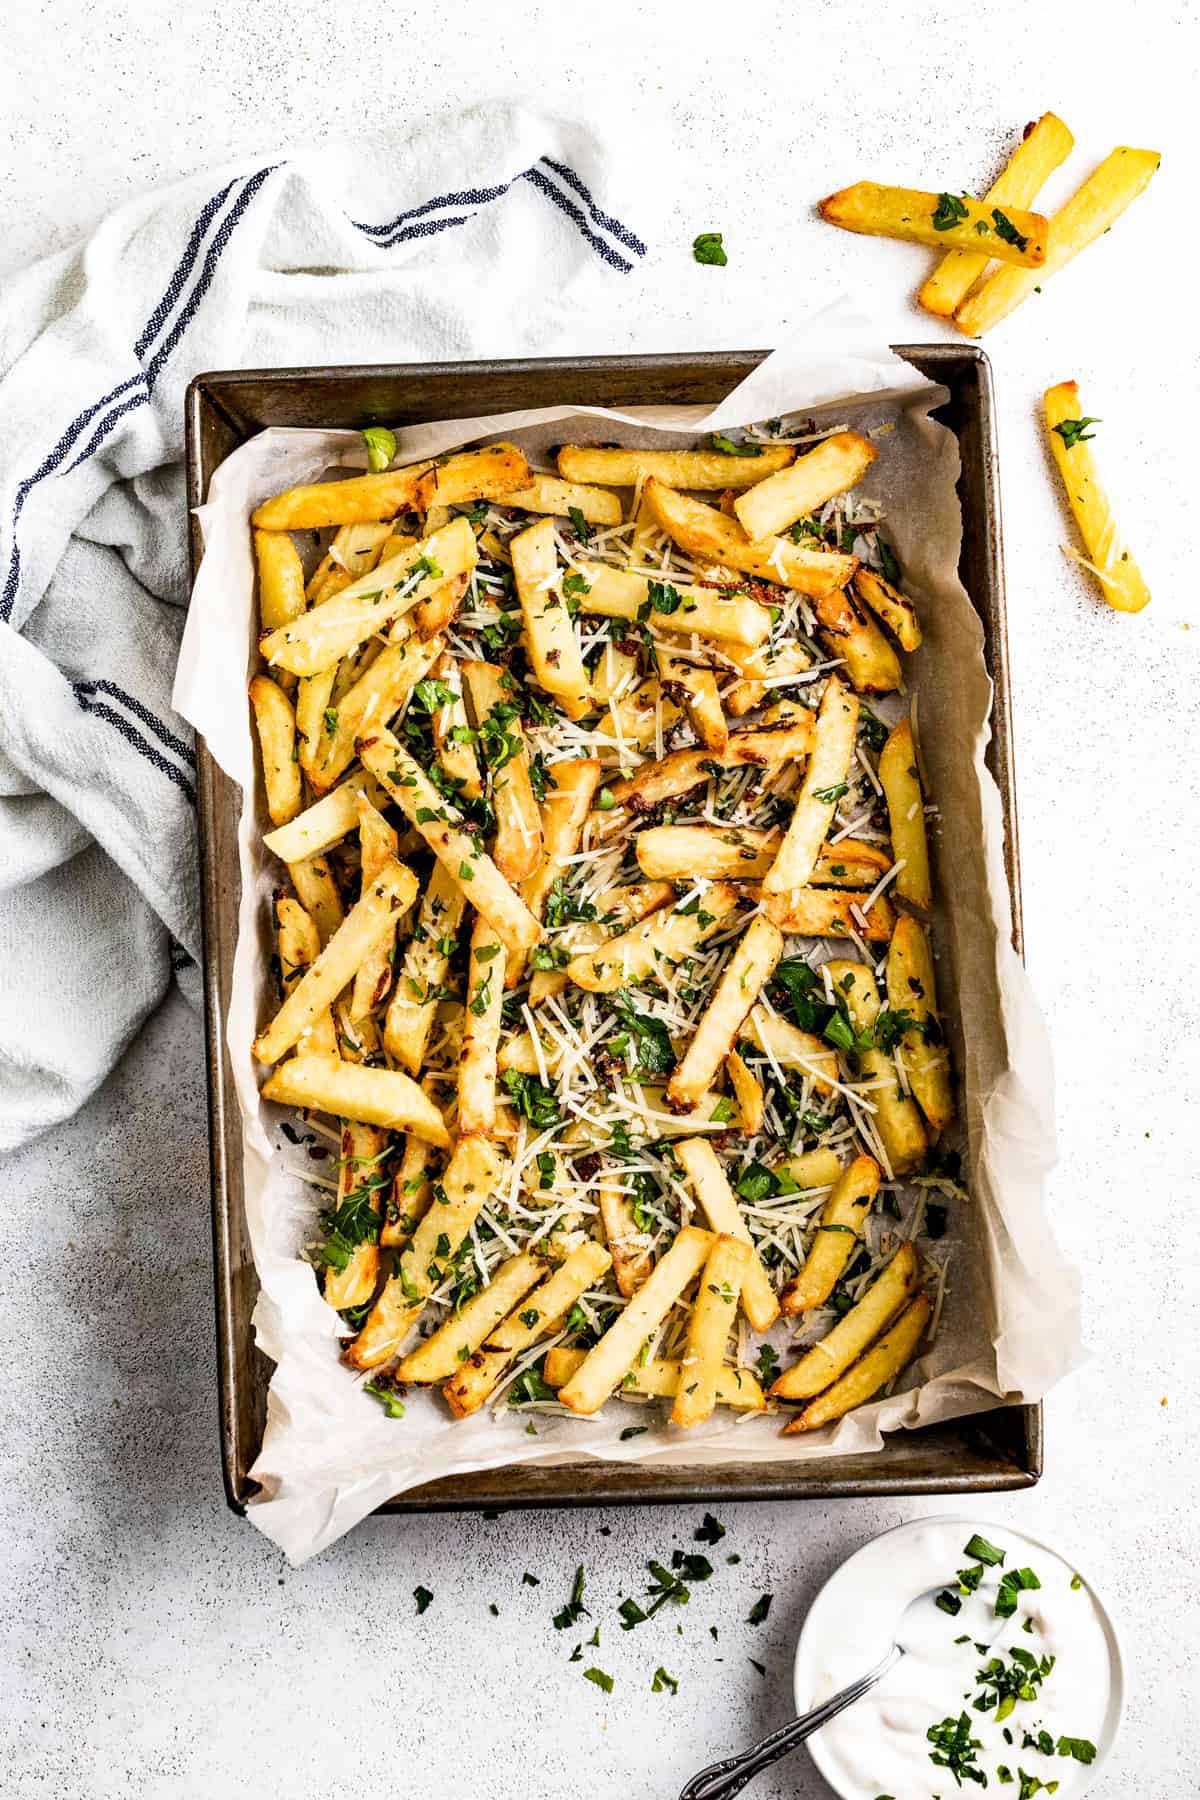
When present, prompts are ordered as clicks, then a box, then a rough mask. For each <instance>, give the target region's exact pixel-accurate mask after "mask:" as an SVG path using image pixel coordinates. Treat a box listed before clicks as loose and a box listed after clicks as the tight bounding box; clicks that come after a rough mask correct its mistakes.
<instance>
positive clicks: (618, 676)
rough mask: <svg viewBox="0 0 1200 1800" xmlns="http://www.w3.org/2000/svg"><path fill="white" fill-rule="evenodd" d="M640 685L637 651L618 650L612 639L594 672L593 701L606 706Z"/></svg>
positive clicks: (601, 653)
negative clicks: (608, 702) (610, 701)
mask: <svg viewBox="0 0 1200 1800" xmlns="http://www.w3.org/2000/svg"><path fill="white" fill-rule="evenodd" d="M637 683H638V659H637V654H636V652H635V651H631V650H618V648H617V646H616V645H615V644H614V643H613V642H612V640H611V639H609V640H608V642H606V643H605V645H604V648H603V650H602V651H601V652H600V660H599V662H598V663H597V664H596V667H595V668H594V670H593V671H592V699H593V700H596V701H598V702H599V703H600V705H602V706H603V705H604V704H605V703H606V702H607V701H609V700H619V699H620V697H621V695H622V694H627V693H629V691H630V690H631V689H632V688H635V687H636V686H637Z"/></svg>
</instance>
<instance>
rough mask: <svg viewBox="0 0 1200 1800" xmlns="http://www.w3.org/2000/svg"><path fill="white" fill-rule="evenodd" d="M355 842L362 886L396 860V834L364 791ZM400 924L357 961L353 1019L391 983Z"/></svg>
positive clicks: (381, 997) (378, 999) (371, 1009)
mask: <svg viewBox="0 0 1200 1800" xmlns="http://www.w3.org/2000/svg"><path fill="white" fill-rule="evenodd" d="M358 842H359V853H360V859H361V865H362V880H363V886H364V887H365V886H367V885H368V884H369V883H370V882H372V881H374V880H375V877H376V876H377V875H379V874H380V873H382V871H383V870H384V869H386V868H387V867H388V865H389V863H391V862H393V861H395V858H396V850H397V845H398V840H397V837H396V833H395V832H394V831H393V830H392V828H391V826H390V825H389V824H388V822H387V820H386V819H385V818H384V817H383V814H382V813H381V812H379V810H378V809H377V808H376V807H375V806H373V805H372V804H371V802H370V801H369V800H368V799H367V797H366V795H365V794H359V796H358ZM399 925H400V919H399V918H398V919H397V921H396V924H395V925H393V927H392V929H391V931H390V932H387V933H386V934H385V935H384V936H383V937H382V938H381V939H380V941H379V943H378V944H376V946H375V948H374V950H372V951H371V953H370V955H369V956H367V957H366V958H365V959H364V961H363V962H361V963H360V964H359V966H358V970H357V972H356V974H355V977H354V994H353V997H352V999H351V1001H350V1017H351V1018H352V1019H361V1018H363V1017H365V1015H366V1014H367V1013H371V1012H374V1011H375V1008H376V1007H377V1006H381V1005H382V1004H383V1000H384V996H385V995H386V993H387V991H388V989H389V988H390V987H391V985H392V965H393V963H394V961H395V956H396V933H397V930H398V928H399Z"/></svg>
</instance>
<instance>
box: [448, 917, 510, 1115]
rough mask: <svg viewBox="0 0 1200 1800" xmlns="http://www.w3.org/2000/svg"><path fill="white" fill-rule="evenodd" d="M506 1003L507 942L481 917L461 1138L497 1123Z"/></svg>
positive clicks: (461, 1079) (472, 972) (471, 977)
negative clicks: (499, 1055)
mask: <svg viewBox="0 0 1200 1800" xmlns="http://www.w3.org/2000/svg"><path fill="white" fill-rule="evenodd" d="M503 1004H504V945H503V944H502V943H501V941H500V939H499V938H498V937H497V935H496V933H495V932H494V931H493V929H492V927H491V926H490V925H489V924H488V922H487V920H486V919H482V918H479V919H476V921H475V929H474V931H472V933H471V951H470V960H469V963H468V975H467V1009H466V1012H465V1013H464V1014H463V1037H462V1051H461V1053H460V1058H459V1068H458V1130H459V1135H460V1137H473V1136H474V1135H475V1134H476V1133H477V1132H482V1134H483V1135H484V1136H485V1137H490V1136H491V1135H492V1134H493V1132H494V1130H495V1126H496V1050H497V1047H498V1045H499V1042H500V1009H501V1007H502V1006H503Z"/></svg>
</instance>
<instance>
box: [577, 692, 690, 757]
mask: <svg viewBox="0 0 1200 1800" xmlns="http://www.w3.org/2000/svg"><path fill="white" fill-rule="evenodd" d="M680 716H681V714H680V710H679V708H678V707H677V706H676V705H675V703H674V702H673V701H671V700H668V699H666V698H665V697H664V695H663V691H662V685H661V683H660V682H659V679H658V677H657V675H648V676H647V677H646V679H645V681H639V682H638V684H637V686H636V687H635V688H634V689H632V691H631V692H630V693H628V694H626V695H625V696H624V697H623V698H622V699H620V700H610V701H609V703H608V711H607V713H605V714H604V716H603V717H602V718H601V719H600V720H599V721H598V723H597V725H596V730H597V732H598V733H599V734H600V735H601V736H603V737H611V738H612V739H613V741H614V743H615V744H616V745H617V747H618V751H624V750H627V749H634V750H640V751H642V752H649V751H651V750H653V749H654V748H655V747H656V746H657V745H658V744H659V743H660V742H661V740H662V738H663V737H664V736H665V734H666V733H667V732H668V731H670V729H671V727H672V725H674V724H675V722H676V720H678V719H679V718H680Z"/></svg>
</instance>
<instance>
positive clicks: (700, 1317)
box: [671, 1236, 752, 1425]
mask: <svg viewBox="0 0 1200 1800" xmlns="http://www.w3.org/2000/svg"><path fill="white" fill-rule="evenodd" d="M751 1255H752V1251H751V1249H750V1246H749V1245H748V1244H745V1243H743V1242H742V1241H741V1239H740V1238H734V1237H724V1236H720V1237H718V1238H717V1241H716V1243H715V1244H714V1245H713V1247H712V1249H711V1250H710V1251H709V1253H708V1261H707V1262H706V1263H705V1265H704V1269H703V1272H702V1274H701V1276H700V1285H699V1287H698V1288H697V1290H696V1298H695V1300H694V1301H693V1303H692V1314H691V1317H690V1319H689V1320H688V1333H687V1346H686V1348H685V1350H684V1353H683V1356H682V1358H681V1359H680V1364H679V1386H678V1387H677V1388H676V1390H675V1405H674V1406H673V1407H672V1409H671V1423H672V1424H673V1425H702V1424H703V1423H704V1421H705V1419H707V1418H710V1417H711V1416H712V1412H713V1409H714V1407H715V1406H716V1404H717V1377H718V1376H719V1374H720V1372H721V1369H722V1366H723V1365H724V1362H725V1346H726V1344H727V1343H728V1342H729V1337H730V1334H731V1332H732V1331H733V1328H734V1321H735V1319H736V1318H737V1309H738V1300H739V1299H740V1297H741V1291H742V1282H743V1281H744V1279H745V1276H746V1271H747V1269H748V1268H749V1265H750V1258H751Z"/></svg>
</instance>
